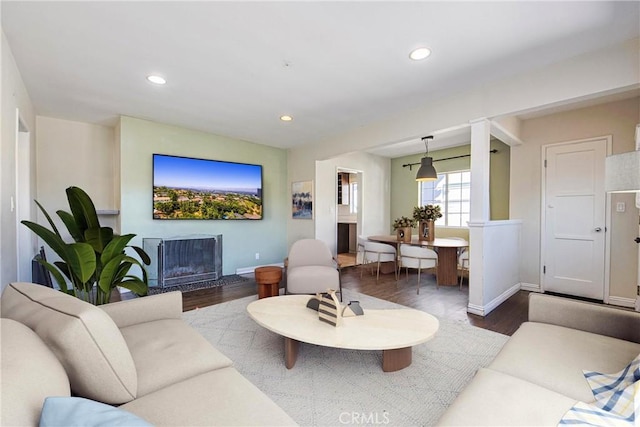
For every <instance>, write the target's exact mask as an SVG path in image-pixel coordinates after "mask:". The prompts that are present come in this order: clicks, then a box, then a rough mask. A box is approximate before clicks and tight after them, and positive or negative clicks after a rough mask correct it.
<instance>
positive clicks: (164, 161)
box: [153, 154, 262, 220]
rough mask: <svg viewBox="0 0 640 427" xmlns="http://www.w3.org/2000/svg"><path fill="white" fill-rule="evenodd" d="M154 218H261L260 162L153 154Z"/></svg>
mask: <svg viewBox="0 0 640 427" xmlns="http://www.w3.org/2000/svg"><path fill="white" fill-rule="evenodd" d="M153 219H231V220H239V219H247V220H255V219H262V165H251V164H245V163H232V162H223V161H220V160H206V159H194V158H190V157H178V156H168V155H164V154H154V155H153Z"/></svg>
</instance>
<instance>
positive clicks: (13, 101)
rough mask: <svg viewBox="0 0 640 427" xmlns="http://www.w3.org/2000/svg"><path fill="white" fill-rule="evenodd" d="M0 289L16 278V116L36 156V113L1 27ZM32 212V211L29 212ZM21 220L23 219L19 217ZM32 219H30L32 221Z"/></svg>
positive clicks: (34, 179)
mask: <svg viewBox="0 0 640 427" xmlns="http://www.w3.org/2000/svg"><path fill="white" fill-rule="evenodd" d="M0 34H1V38H2V40H0V51H1V52H0V82H1V83H0V102H1V104H2V105H1V111H2V119H1V120H0V150H1V152H2V156H0V243H1V244H0V287H1V289H2V290H4V288H5V286H6V285H7V284H8V283H10V282H12V281H15V280H16V278H17V245H16V234H17V220H18V219H17V218H16V213H15V209H12V203H11V200H12V199H13V200H14V201H15V199H16V135H17V123H18V122H17V116H16V111H17V110H19V111H20V117H21V120H22V121H23V123H24V124H25V125H26V126H27V128H28V130H29V131H30V141H29V143H30V147H31V149H30V152H31V153H35V151H36V150H35V137H34V136H35V132H34V131H35V128H36V125H35V110H34V108H33V105H32V103H31V99H30V98H29V94H28V93H27V90H26V88H25V86H24V82H23V81H22V76H21V75H20V71H19V70H18V68H17V66H16V62H15V59H14V57H13V54H12V52H11V49H10V48H9V44H8V43H7V40H6V37H5V35H4V32H2V30H1V28H0ZM31 169H32V172H31V182H32V191H31V192H32V194H36V188H35V182H36V172H35V171H36V168H35V156H33V159H32V168H31ZM32 211H33V210H32ZM21 219H24V218H21ZM32 219H33V218H32Z"/></svg>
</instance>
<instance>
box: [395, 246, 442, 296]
mask: <svg viewBox="0 0 640 427" xmlns="http://www.w3.org/2000/svg"><path fill="white" fill-rule="evenodd" d="M398 258H399V259H400V269H402V267H405V269H406V272H407V282H408V281H409V269H410V268H415V269H417V270H418V283H417V285H416V288H417V293H418V294H420V272H421V271H422V270H423V269H427V268H436V267H437V266H438V254H437V253H436V251H434V250H433V249H429V248H425V247H423V246H413V245H407V244H402V245H400V254H399V256H398ZM399 278H400V275H399V274H398V279H399ZM436 288H438V280H437V272H436Z"/></svg>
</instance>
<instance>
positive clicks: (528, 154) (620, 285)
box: [510, 98, 640, 299]
mask: <svg viewBox="0 0 640 427" xmlns="http://www.w3.org/2000/svg"><path fill="white" fill-rule="evenodd" d="M637 123H640V99H639V98H631V99H626V100H623V101H617V102H612V103H607V104H602V105H597V106H594V107H589V108H583V109H578V110H572V111H567V112H561V113H557V114H551V115H547V116H543V117H538V118H533V119H529V120H523V121H522V124H521V131H522V133H521V137H522V139H523V140H524V142H525V143H524V144H523V145H521V146H516V147H512V148H511V192H510V197H511V212H510V214H511V218H521V219H522V220H523V226H522V242H523V246H522V257H521V260H520V270H521V280H522V282H523V283H525V284H530V285H532V286H529V287H530V288H535V287H536V286H539V285H540V283H541V280H540V229H541V217H540V211H541V208H540V203H541V191H542V189H541V182H542V178H541V174H542V165H541V152H542V151H541V150H542V146H543V145H546V144H553V143H559V142H566V141H572V140H579V139H586V138H592V137H600V136H606V135H611V136H612V146H613V147H612V148H613V153H614V154H615V153H622V152H626V151H632V150H634V148H635V143H634V132H635V126H636V124H637ZM619 201H624V202H626V206H627V210H626V212H625V213H618V212H615V204H616V202H619ZM634 205H635V203H634V195H633V194H615V195H612V207H613V209H612V211H610V212H609V213H608V215H609V216H610V217H611V230H609V232H610V233H611V274H610V293H609V296H610V297H614V299H615V298H623V299H625V298H627V299H631V298H634V296H635V292H636V290H635V289H636V288H635V283H636V272H637V271H638V270H637V265H638V260H637V251H638V245H637V244H636V243H635V242H634V241H633V238H634V237H636V235H637V232H638V229H637V227H638V209H636V208H634V207H633V206H634Z"/></svg>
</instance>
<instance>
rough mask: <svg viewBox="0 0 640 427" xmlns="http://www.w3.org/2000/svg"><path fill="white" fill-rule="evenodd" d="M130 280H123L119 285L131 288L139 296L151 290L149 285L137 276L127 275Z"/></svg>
mask: <svg viewBox="0 0 640 427" xmlns="http://www.w3.org/2000/svg"><path fill="white" fill-rule="evenodd" d="M127 277H128V278H129V280H123V281H122V282H120V283H118V286H121V287H123V288H125V289H129V290H130V291H131V292H133V293H134V294H136V295H138V296H144V295H146V294H147V292H148V291H149V285H147V284H146V283H145V282H143V281H142V280H140V279H139V278H137V277H135V276H127Z"/></svg>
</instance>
